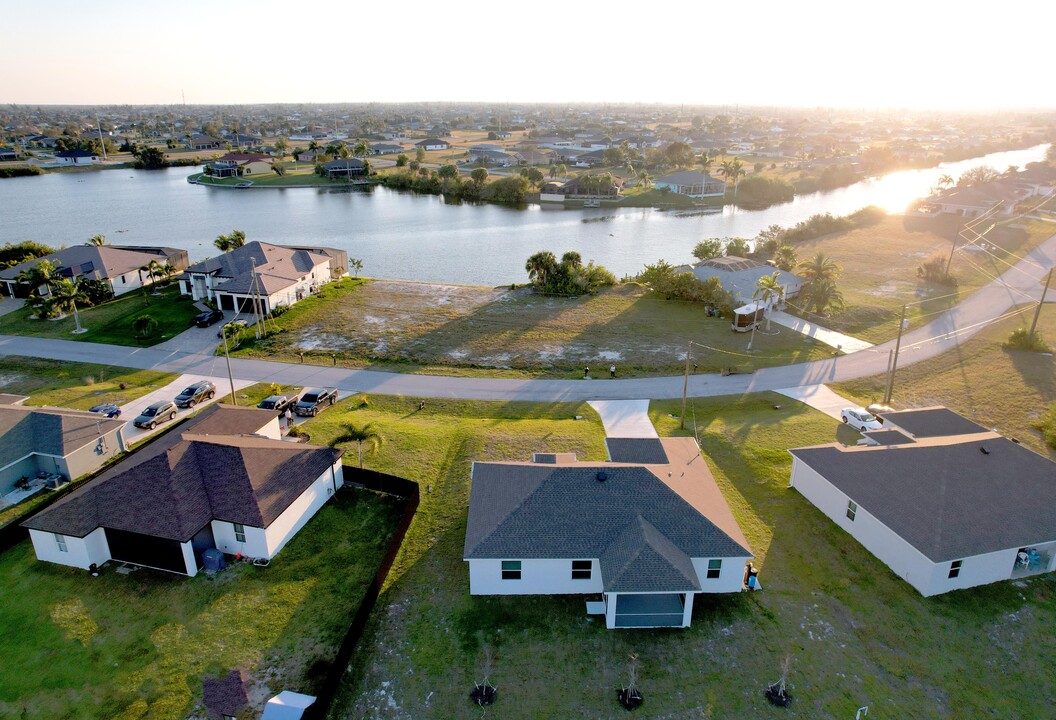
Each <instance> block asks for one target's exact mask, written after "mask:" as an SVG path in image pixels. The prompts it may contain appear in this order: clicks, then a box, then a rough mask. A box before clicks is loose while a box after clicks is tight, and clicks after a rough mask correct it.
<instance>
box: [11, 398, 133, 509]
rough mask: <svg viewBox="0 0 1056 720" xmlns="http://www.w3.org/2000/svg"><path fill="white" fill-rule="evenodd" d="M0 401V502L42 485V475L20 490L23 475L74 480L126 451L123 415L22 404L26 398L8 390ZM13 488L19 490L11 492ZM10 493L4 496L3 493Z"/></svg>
mask: <svg viewBox="0 0 1056 720" xmlns="http://www.w3.org/2000/svg"><path fill="white" fill-rule="evenodd" d="M3 399H4V400H5V402H4V403H3V404H0V505H3V504H4V503H12V504H13V503H15V502H17V501H18V500H20V499H21V497H22V496H26V497H28V496H29V495H30V494H32V492H36V491H37V490H39V489H40V488H41V487H42V486H43V484H44V483H43V481H42V482H39V483H37V484H36V485H35V486H33V487H26V488H22V489H20V490H19V491H17V493H16V487H15V485H16V484H17V483H19V482H20V481H21V480H22V478H28V479H29V480H30V481H31V482H32V481H33V480H34V479H36V478H37V476H38V474H40V473H45V474H48V475H61V476H62V478H63V479H64V480H67V481H69V480H76V479H77V478H79V477H82V476H84V475H87V474H88V473H91V472H95V471H96V470H98V469H99V468H100V467H102V466H103V464H104V463H105V462H106V461H107V460H109V459H110V458H112V457H114V456H115V455H118V454H120V453H122V452H124V451H125V449H126V447H125V439H124V437H123V435H122V434H121V430H122V428H124V426H125V422H124V421H123V420H117V419H113V420H110V419H107V418H106V417H105V416H103V415H99V414H97V413H90V412H85V411H83V410H70V409H69V408H58V407H47V406H44V407H31V406H27V405H22V402H25V398H21V397H12V396H5V397H4V398H3ZM11 493H16V494H19V497H12V496H11ZM3 498H6V499H3Z"/></svg>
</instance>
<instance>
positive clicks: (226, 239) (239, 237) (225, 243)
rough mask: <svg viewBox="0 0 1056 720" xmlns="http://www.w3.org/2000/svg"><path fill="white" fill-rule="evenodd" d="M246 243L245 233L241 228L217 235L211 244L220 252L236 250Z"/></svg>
mask: <svg viewBox="0 0 1056 720" xmlns="http://www.w3.org/2000/svg"><path fill="white" fill-rule="evenodd" d="M245 244H246V233H245V232H243V231H242V230H232V231H231V232H230V233H228V234H227V235H217V236H216V240H213V245H216V247H217V249H218V250H220V252H228V251H229V250H237V249H238V248H240V247H242V246H243V245H245Z"/></svg>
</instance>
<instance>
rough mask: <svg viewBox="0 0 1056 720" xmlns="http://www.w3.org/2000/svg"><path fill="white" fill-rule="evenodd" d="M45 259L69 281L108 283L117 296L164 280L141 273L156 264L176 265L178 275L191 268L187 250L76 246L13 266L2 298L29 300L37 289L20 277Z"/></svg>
mask: <svg viewBox="0 0 1056 720" xmlns="http://www.w3.org/2000/svg"><path fill="white" fill-rule="evenodd" d="M41 260H48V261H50V262H52V263H53V264H55V265H58V266H59V271H58V274H59V275H60V276H63V277H68V278H78V279H84V280H105V281H106V282H107V283H108V284H109V285H110V288H111V289H112V290H113V291H114V295H123V294H124V293H127V292H130V291H132V290H136V289H138V288H141V287H143V286H144V285H150V284H151V282H156V281H158V280H161V279H163V278H159V277H154V278H153V280H152V279H151V277H150V275H148V274H147V273H145V272H143V271H141V270H140V268H141V267H144V266H146V265H149V264H150V262H151V261H152V260H153V261H156V262H158V263H159V264H160V265H172V266H173V268H175V269H176V271H177V272H180V271H182V270H183V269H184V268H186V267H187V251H186V250H179V249H177V248H168V247H150V246H144V245H127V246H116V245H73V246H71V247H68V248H63V249H62V250H59V251H58V252H54V253H52V254H51V255H45V256H44V257H42V258H37V259H35V260H27V261H26V262H24V263H19V264H18V265H13V266H11V267H9V268H4V269H3V270H0V295H9V296H13V297H17V298H24V297H28V296H29V293H30V291H32V290H33V288H31V287H30V286H29V285H28V284H26V283H24V282H20V281H19V279H18V276H19V274H21V273H22V272H23V271H25V270H29V269H31V268H33V267H34V266H35V265H36V264H37V263H38V262H40V261H41Z"/></svg>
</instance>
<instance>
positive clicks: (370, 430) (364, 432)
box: [330, 423, 385, 470]
mask: <svg viewBox="0 0 1056 720" xmlns="http://www.w3.org/2000/svg"><path fill="white" fill-rule="evenodd" d="M344 428H345V431H344V432H343V433H341V434H340V435H338V436H337V437H335V438H334V439H333V440H331V441H330V447H337V446H338V445H340V444H341V443H348V442H354V443H356V445H357V446H358V447H359V469H360V470H362V469H363V443H367V445H369V446H370V449H371V451H374V450H377V449H378V446H379V445H381V444H382V443H383V442H384V441H385V439H384V438H383V437H382V436H381V433H380V432H378V431H377V429H375V427H374V424H373V423H367V424H366V425H363V426H358V425H356V424H355V423H345V425H344Z"/></svg>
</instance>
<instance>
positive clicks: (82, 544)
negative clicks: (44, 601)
mask: <svg viewBox="0 0 1056 720" xmlns="http://www.w3.org/2000/svg"><path fill="white" fill-rule="evenodd" d="M62 537H64V538H65V539H66V552H61V551H60V550H59V545H58V543H57V542H56V541H55V533H50V532H44V531H42V530H30V531H29V539H30V541H31V542H32V543H33V551H34V552H35V553H36V555H37V559H38V560H43V561H45V562H53V563H56V564H59V565H68V566H69V567H76V568H81V569H82V570H87V569H88V568H89V566H91V564H92V563H95V564H96V565H102V564H103V563H105V562H106V561H108V560H109V559H110V547H109V546H108V545H107V544H106V532H105V531H104V530H103V528H96V529H95V530H93V531H92V532H90V533H88V535H86V536H85V537H83V538H76V537H69V536H66V535H63V536H62Z"/></svg>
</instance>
